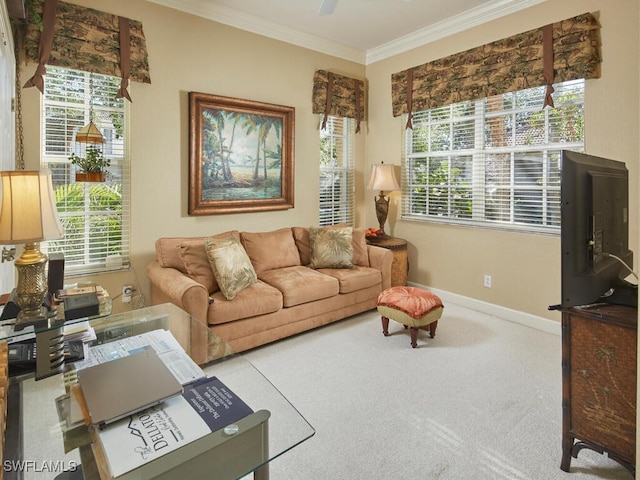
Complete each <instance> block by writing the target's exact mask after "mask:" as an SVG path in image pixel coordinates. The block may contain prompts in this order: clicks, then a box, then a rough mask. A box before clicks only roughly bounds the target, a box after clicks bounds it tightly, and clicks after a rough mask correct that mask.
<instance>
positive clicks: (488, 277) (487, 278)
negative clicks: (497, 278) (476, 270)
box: [484, 275, 491, 288]
mask: <svg viewBox="0 0 640 480" xmlns="http://www.w3.org/2000/svg"><path fill="white" fill-rule="evenodd" d="M484 286H485V287H487V288H491V275H485V276H484Z"/></svg>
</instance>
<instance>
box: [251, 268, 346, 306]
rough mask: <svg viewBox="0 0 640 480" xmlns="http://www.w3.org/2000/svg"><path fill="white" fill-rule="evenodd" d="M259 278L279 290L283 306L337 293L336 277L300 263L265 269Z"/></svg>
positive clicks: (311, 300)
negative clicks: (292, 265)
mask: <svg viewBox="0 0 640 480" xmlns="http://www.w3.org/2000/svg"><path fill="white" fill-rule="evenodd" d="M260 280H262V281H263V282H265V283H268V284H269V285H271V286H272V287H275V288H277V289H278V290H280V292H281V293H282V299H283V302H282V303H283V305H284V306H285V307H292V306H294V305H300V304H301V303H307V302H313V301H314V300H320V299H321V298H327V297H332V296H334V295H337V294H338V293H339V285H338V280H337V279H335V278H334V277H332V276H330V275H324V274H322V273H320V272H317V271H315V270H312V269H310V268H308V267H303V266H300V265H298V266H294V267H286V268H278V269H275V270H267V271H266V272H262V273H261V274H260Z"/></svg>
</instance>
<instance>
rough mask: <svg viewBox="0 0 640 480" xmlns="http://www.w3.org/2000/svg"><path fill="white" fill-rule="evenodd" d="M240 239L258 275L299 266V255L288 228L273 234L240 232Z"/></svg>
mask: <svg viewBox="0 0 640 480" xmlns="http://www.w3.org/2000/svg"><path fill="white" fill-rule="evenodd" d="M240 237H241V239H242V245H243V246H244V248H245V250H246V251H247V255H249V258H250V259H251V263H252V264H253V268H254V269H255V271H256V273H257V274H258V275H259V274H260V273H262V272H264V271H266V270H273V269H274V268H283V267H292V266H295V265H300V255H299V254H298V249H297V248H296V243H295V241H294V240H293V233H292V232H291V229H290V228H281V229H279V230H275V231H273V232H259V233H252V232H242V233H241V234H240Z"/></svg>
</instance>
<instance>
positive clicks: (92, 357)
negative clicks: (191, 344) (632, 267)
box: [74, 329, 205, 385]
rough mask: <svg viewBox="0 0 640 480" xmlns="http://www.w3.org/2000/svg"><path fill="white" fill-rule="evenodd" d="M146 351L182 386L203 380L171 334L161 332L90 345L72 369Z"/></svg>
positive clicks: (195, 365) (197, 367)
mask: <svg viewBox="0 0 640 480" xmlns="http://www.w3.org/2000/svg"><path fill="white" fill-rule="evenodd" d="M146 348H152V349H153V350H155V352H156V353H157V354H158V356H159V357H160V358H161V359H162V361H163V362H164V364H165V365H166V366H167V368H168V369H169V370H171V373H173V375H174V376H175V377H176V378H177V379H178V381H179V382H180V383H181V384H182V385H186V384H188V383H191V382H193V381H195V380H198V379H200V378H204V377H205V374H204V372H203V371H202V369H201V368H200V367H199V366H198V364H196V363H195V362H194V361H193V360H192V359H191V357H190V356H189V355H187V353H186V352H185V351H184V349H183V348H182V346H181V345H180V344H179V343H178V341H177V340H176V339H175V337H174V336H173V335H172V334H171V332H170V331H168V330H163V329H158V330H153V331H151V332H146V333H141V334H139V335H135V336H133V337H124V338H120V339H118V340H115V341H113V342H109V343H104V344H101V345H94V346H92V347H91V348H89V354H88V355H87V356H86V357H85V359H84V360H82V361H79V362H75V363H74V366H75V367H76V370H81V369H83V368H86V367H90V366H92V365H98V364H100V363H104V362H108V361H110V360H115V359H117V358H122V357H126V356H128V355H131V354H132V353H136V352H139V351H141V350H144V349H146Z"/></svg>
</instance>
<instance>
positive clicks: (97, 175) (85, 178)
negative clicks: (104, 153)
mask: <svg viewBox="0 0 640 480" xmlns="http://www.w3.org/2000/svg"><path fill="white" fill-rule="evenodd" d="M76 182H104V172H76Z"/></svg>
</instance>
